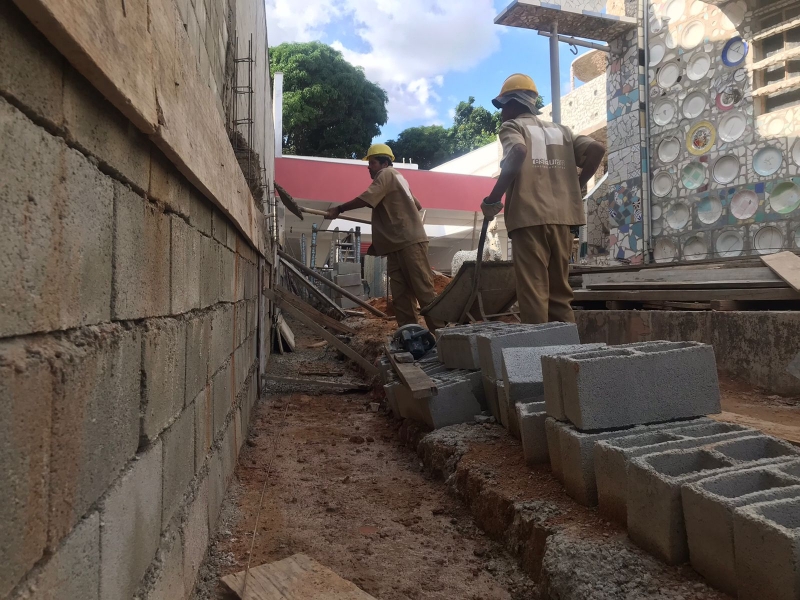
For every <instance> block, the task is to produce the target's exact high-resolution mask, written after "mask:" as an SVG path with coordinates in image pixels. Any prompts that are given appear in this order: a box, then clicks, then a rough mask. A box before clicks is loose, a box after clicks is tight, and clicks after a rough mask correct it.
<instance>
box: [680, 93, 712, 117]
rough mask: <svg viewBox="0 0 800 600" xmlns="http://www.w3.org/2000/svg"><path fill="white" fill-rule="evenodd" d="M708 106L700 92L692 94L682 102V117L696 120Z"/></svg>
mask: <svg viewBox="0 0 800 600" xmlns="http://www.w3.org/2000/svg"><path fill="white" fill-rule="evenodd" d="M707 105H708V100H707V99H706V97H705V95H704V94H703V93H701V92H692V93H691V94H689V95H688V96H686V100H684V101H683V116H684V117H686V118H687V119H696V118H697V117H699V116H700V115H702V114H703V111H704V110H705V109H706V106H707Z"/></svg>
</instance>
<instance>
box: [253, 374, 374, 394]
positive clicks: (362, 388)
mask: <svg viewBox="0 0 800 600" xmlns="http://www.w3.org/2000/svg"><path fill="white" fill-rule="evenodd" d="M267 381H274V382H275V383H285V384H288V385H296V386H299V387H313V388H325V389H328V390H333V391H337V392H369V391H371V390H372V387H371V386H369V385H367V384H366V383H347V382H344V381H320V380H319V379H308V378H300V377H277V376H273V375H267Z"/></svg>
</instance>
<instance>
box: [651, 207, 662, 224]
mask: <svg viewBox="0 0 800 600" xmlns="http://www.w3.org/2000/svg"><path fill="white" fill-rule="evenodd" d="M650 218H651V219H653V221H658V220H659V219H660V218H661V207H660V206H659V205H658V204H654V205H653V208H651V209H650Z"/></svg>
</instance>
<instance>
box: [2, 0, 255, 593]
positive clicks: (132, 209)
mask: <svg viewBox="0 0 800 600" xmlns="http://www.w3.org/2000/svg"><path fill="white" fill-rule="evenodd" d="M0 210H2V213H3V215H4V219H5V220H4V224H5V225H6V226H5V227H4V228H3V230H4V235H3V236H2V241H0V280H2V281H3V282H4V285H2V286H0V306H2V307H3V310H2V311H0V410H2V413H3V415H4V418H3V419H1V420H0V472H2V473H3V474H4V484H3V485H2V486H0V598H4V599H5V598H13V599H15V600H16V599H18V598H34V597H35V598H82V599H90V598H120V599H122V598H133V597H139V598H155V597H169V598H184V597H188V595H189V594H190V593H191V591H192V588H193V584H194V579H195V575H196V573H197V569H198V567H199V564H200V561H201V560H202V557H203V555H204V553H205V550H206V546H207V543H208V539H209V536H210V535H211V533H212V532H213V530H214V527H215V522H216V515H217V514H218V511H219V504H220V502H221V497H222V494H223V493H224V490H225V488H226V486H227V483H228V482H229V481H230V478H231V475H232V472H233V467H234V465H235V462H236V455H237V453H238V451H239V448H240V447H241V443H242V441H243V440H244V438H245V436H246V435H247V427H248V422H249V415H250V410H251V408H252V405H253V403H254V402H255V399H256V398H257V393H258V389H257V376H256V373H257V352H256V348H257V342H256V340H257V315H258V306H257V294H258V279H259V278H258V269H259V267H258V262H257V261H258V257H257V255H256V253H255V251H254V250H253V249H252V248H251V247H250V246H249V245H248V244H247V243H246V242H245V240H244V239H243V238H242V237H240V236H239V235H238V234H237V233H236V230H235V228H234V227H233V226H232V225H231V224H230V223H228V222H227V220H226V219H225V218H224V216H223V215H222V214H221V213H220V212H219V211H218V210H217V209H215V208H214V207H213V206H212V205H211V203H209V202H208V201H206V200H205V198H204V197H203V196H202V195H201V194H200V193H199V192H198V191H197V190H196V189H194V188H193V187H192V186H191V185H190V184H189V183H188V182H187V181H186V180H185V179H184V178H183V177H182V176H181V175H180V174H179V173H178V172H177V170H175V169H174V168H173V167H172V165H171V163H170V161H169V160H167V159H166V157H164V156H163V155H161V154H160V152H159V151H158V150H156V149H155V147H154V146H152V145H151V143H150V141H149V140H148V139H147V138H146V137H145V136H143V135H142V134H140V133H139V132H138V130H136V129H135V128H134V127H133V126H132V125H131V124H130V123H129V122H128V121H127V120H126V119H125V118H124V117H123V116H122V115H121V113H119V112H118V111H116V109H114V108H113V107H112V106H111V105H110V104H109V103H108V102H107V101H106V100H105V99H104V98H103V97H102V96H101V95H100V94H99V93H97V92H96V90H94V88H92V86H90V85H89V84H88V83H87V82H86V81H85V80H84V79H83V78H82V77H81V76H80V75H78V74H77V73H76V72H75V71H74V70H73V69H72V68H71V67H70V66H69V65H68V64H67V63H66V61H65V60H64V59H63V57H62V56H61V55H60V54H59V53H58V52H56V51H55V50H54V49H53V48H52V46H50V44H49V43H48V42H47V40H46V39H44V38H43V37H42V36H41V35H40V34H39V33H38V32H37V31H36V29H35V28H34V27H33V26H32V25H31V24H30V23H29V22H28V21H27V20H26V19H25V18H24V17H23V16H22V14H21V13H20V12H19V11H18V10H17V9H16V8H15V7H14V5H13V4H12V3H8V2H4V3H2V4H0ZM223 231H224V236H223V233H222V232H223ZM212 489H213V492H212Z"/></svg>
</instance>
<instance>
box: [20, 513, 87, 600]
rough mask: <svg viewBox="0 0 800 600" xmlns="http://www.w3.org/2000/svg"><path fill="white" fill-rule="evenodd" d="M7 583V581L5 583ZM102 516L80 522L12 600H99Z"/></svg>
mask: <svg viewBox="0 0 800 600" xmlns="http://www.w3.org/2000/svg"><path fill="white" fill-rule="evenodd" d="M4 581H7V580H4ZM99 591H100V516H99V514H98V513H97V512H92V513H90V514H89V515H87V516H86V517H85V518H84V519H83V520H82V521H80V522H79V523H78V524H77V525H76V526H75V528H74V529H73V530H72V531H71V532H70V534H69V535H68V536H67V537H66V538H65V539H64V543H62V544H61V546H60V547H59V548H58V549H57V550H56V551H55V554H53V555H52V556H51V557H50V558H49V560H47V562H46V563H44V565H42V566H41V567H40V568H38V569H37V570H36V571H35V572H34V573H32V574H31V576H30V577H29V578H28V580H27V581H26V582H25V583H24V584H23V585H22V586H21V587H20V588H19V589H18V590H17V592H16V593H15V594H14V595H13V596H12V598H13V600H60V599H61V598H80V599H81V600H84V599H85V600H99V598H100V596H98V594H99Z"/></svg>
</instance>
